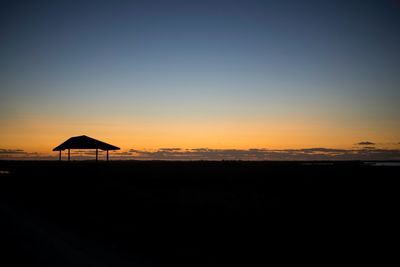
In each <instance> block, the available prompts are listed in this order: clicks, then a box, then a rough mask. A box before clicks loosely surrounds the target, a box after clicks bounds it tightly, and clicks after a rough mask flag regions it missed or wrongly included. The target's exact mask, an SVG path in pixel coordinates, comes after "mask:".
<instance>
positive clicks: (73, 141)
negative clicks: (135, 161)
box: [53, 135, 120, 161]
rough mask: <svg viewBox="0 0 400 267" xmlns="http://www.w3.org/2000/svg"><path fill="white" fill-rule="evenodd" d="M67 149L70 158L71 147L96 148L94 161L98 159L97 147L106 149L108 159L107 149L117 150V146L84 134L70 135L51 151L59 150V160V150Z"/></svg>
mask: <svg viewBox="0 0 400 267" xmlns="http://www.w3.org/2000/svg"><path fill="white" fill-rule="evenodd" d="M66 149H68V160H70V150H71V149H96V161H97V160H98V154H99V149H101V150H104V151H107V161H108V151H109V150H119V149H120V148H119V147H116V146H113V145H110V144H107V143H104V142H102V141H99V140H96V139H94V138H91V137H89V136H86V135H81V136H75V137H71V138H70V139H68V140H67V141H65V142H64V143H62V144H61V145H59V146H57V147H56V148H54V149H53V151H60V155H59V160H61V151H63V150H66Z"/></svg>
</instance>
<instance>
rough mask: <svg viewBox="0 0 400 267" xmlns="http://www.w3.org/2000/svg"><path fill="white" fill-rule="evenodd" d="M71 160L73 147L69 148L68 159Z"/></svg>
mask: <svg viewBox="0 0 400 267" xmlns="http://www.w3.org/2000/svg"><path fill="white" fill-rule="evenodd" d="M70 160H71V149H69V148H68V161H70Z"/></svg>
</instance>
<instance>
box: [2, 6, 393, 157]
mask: <svg viewBox="0 0 400 267" xmlns="http://www.w3.org/2000/svg"><path fill="white" fill-rule="evenodd" d="M0 25H1V26H0V31H1V36H2V42H1V43H0V57H1V58H2V60H1V61H0V88H1V89H0V96H1V98H0V99H1V100H0V114H1V115H0V124H1V125H2V126H0V127H2V129H1V132H2V133H0V140H1V143H0V145H2V147H4V148H23V149H27V150H32V149H35V150H47V149H49V148H50V147H51V146H52V144H53V143H52V142H56V141H57V140H59V139H61V138H64V137H66V136H68V135H70V134H71V135H73V134H76V135H80V134H85V133H89V134H91V133H93V134H97V135H100V137H103V136H107V137H108V138H111V140H115V141H117V142H122V143H123V144H122V145H125V146H129V147H130V148H131V147H134V146H140V147H143V148H146V147H165V146H171V145H173V144H174V142H176V143H177V144H176V145H177V146H179V147H182V146H189V147H193V146H198V145H202V146H203V147H210V146H217V147H222V148H226V147H230V148H234V147H238V148H245V147H247V148H250V147H268V146H273V147H288V146H291V145H293V144H298V146H303V147H307V146H308V147H309V146H314V145H318V144H320V145H321V146H335V147H337V146H343V145H346V144H348V145H351V144H353V143H354V142H357V141H360V140H369V139H373V140H376V141H377V142H388V143H389V142H396V141H398V140H399V139H400V123H399V121H400V118H399V114H400V112H399V111H400V110H399V107H398V106H399V105H398V99H400V90H399V84H400V81H399V79H400V78H399V77H400V75H399V69H400V63H399V62H400V53H399V49H398V47H400V35H399V34H398V29H399V26H400V4H398V2H397V3H396V1H41V2H40V3H39V2H35V1H3V2H2V4H1V8H0ZM89 122H90V123H89ZM88 124H90V125H89V126H88ZM192 124H193V125H195V126H193V125H192ZM57 125H59V126H57ZM107 125H111V127H112V129H113V130H114V131H119V133H114V132H111V131H105V130H104V128H105V127H107ZM149 125H151V126H149ZM185 125H187V127H185ZM199 125H200V126H201V125H204V127H200V126H199ZM296 125H300V126H296ZM52 126H55V127H52ZM296 127H299V128H296ZM49 128H51V129H52V130H51V131H49ZM182 129H189V130H188V132H185V133H183V130H182ZM213 129H215V133H213ZM229 129H234V131H235V134H233V135H232V136H231V135H229V132H230V130H229ZM121 131H124V132H126V135H123V134H121V133H120V132H121ZM199 131H205V132H207V133H208V134H207V135H200V134H199V133H198V132H199ZM273 131H276V132H277V133H276V136H275V135H274V136H272V135H270V133H271V132H273ZM288 131H290V132H292V133H295V132H296V131H298V132H299V136H297V135H296V134H292V135H288V134H287V132H288ZM333 131H337V136H338V137H337V138H335V135H333V134H332V132H333ZM134 132H135V133H137V132H141V134H138V135H135V136H132V134H131V133H134ZM165 132H166V134H165V135H164V136H169V137H168V138H169V139H168V138H167V137H165V138H167V139H165V138H164V137H163V134H162V133H165ZM194 132H196V133H194ZM280 132H282V133H283V134H281V136H282V138H278V137H277V136H278V134H279V133H280ZM308 132H312V133H310V134H309V136H308V137H307V133H308ZM27 133H29V137H27ZM188 133H189V134H188ZM152 135H154V138H151V137H152ZM43 136H45V137H46V138H47V139H46V140H48V141H45V138H44V137H43ZM129 136H131V138H132V139H130V137H129ZM224 136H226V138H225V137H224ZM326 136H327V137H326ZM35 138H36V139H35ZM191 138H192V139H191ZM324 138H325V139H324ZM64 139H65V138H64ZM184 139H185V140H186V141H185V142H180V140H184ZM34 140H40V141H38V142H36V144H37V145H36V146H33V145H32V142H34ZM191 140H192V141H191ZM224 140H226V141H224ZM263 140H265V141H263ZM312 140H316V141H315V142H313V141H312ZM318 142H320V143H318ZM191 144H192V145H191Z"/></svg>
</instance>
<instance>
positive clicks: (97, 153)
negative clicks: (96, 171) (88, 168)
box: [96, 148, 99, 162]
mask: <svg viewBox="0 0 400 267" xmlns="http://www.w3.org/2000/svg"><path fill="white" fill-rule="evenodd" d="M98 160H99V149H98V148H96V162H97V161H98Z"/></svg>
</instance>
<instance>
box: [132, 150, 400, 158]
mask: <svg viewBox="0 0 400 267" xmlns="http://www.w3.org/2000/svg"><path fill="white" fill-rule="evenodd" d="M129 151H130V152H133V151H134V154H133V156H132V159H139V160H393V159H400V150H389V149H377V148H375V147H364V148H362V149H334V148H323V147H320V148H305V149H283V150H269V149H256V148H252V149H210V148H193V149H179V150H174V149H172V150H170V149H168V150H165V149H158V150H155V151H147V150H135V149H131V150H129Z"/></svg>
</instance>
